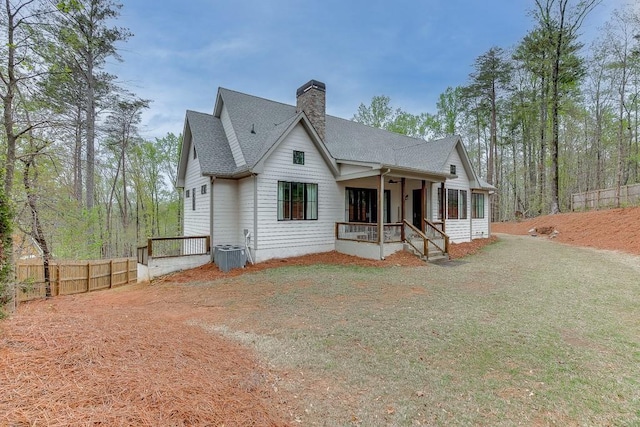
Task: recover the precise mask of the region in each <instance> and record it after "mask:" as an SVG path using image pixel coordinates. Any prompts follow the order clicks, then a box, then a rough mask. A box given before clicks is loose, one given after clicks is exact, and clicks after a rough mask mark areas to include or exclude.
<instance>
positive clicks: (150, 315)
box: [0, 288, 287, 426]
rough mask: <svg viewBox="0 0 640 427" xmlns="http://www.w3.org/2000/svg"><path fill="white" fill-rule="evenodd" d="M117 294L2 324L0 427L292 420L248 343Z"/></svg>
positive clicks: (46, 308)
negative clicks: (212, 331) (225, 336)
mask: <svg viewBox="0 0 640 427" xmlns="http://www.w3.org/2000/svg"><path fill="white" fill-rule="evenodd" d="M117 292H118V291H117V290H114V291H110V292H97V293H95V294H89V295H82V296H79V297H58V298H55V299H53V300H49V301H35V302H32V303H28V304H23V305H22V306H21V307H20V310H19V312H18V314H16V315H15V316H13V317H12V318H10V319H7V320H5V321H4V322H3V323H2V324H0V328H1V329H0V333H1V334H0V384H2V393H0V425H3V426H31V425H33V426H35V425H46V426H88V425H92V426H94V425H103V426H133V425H135V426H205V425H207V426H211V425H216V426H220V425H226V426H257V425H260V426H262V425H264V426H277V425H286V424H287V423H286V422H285V421H283V420H284V419H285V418H284V415H283V410H281V409H280V407H279V406H278V405H277V404H276V403H274V402H275V400H276V399H275V398H274V397H273V389H272V386H271V381H270V376H271V374H270V373H269V372H268V371H267V370H266V369H264V368H262V367H261V366H260V365H259V364H258V362H257V360H256V358H255V357H254V355H253V354H252V353H251V352H250V351H249V350H247V349H246V348H243V347H242V346H241V345H239V344H238V343H236V342H234V341H231V340H228V339H225V338H223V337H221V336H219V335H216V334H211V333H207V332H205V331H204V330H203V329H202V328H199V327H196V326H189V325H188V324H187V323H186V322H185V321H183V320H184V319H182V318H181V316H180V315H179V314H178V312H177V310H175V309H174V310H173V311H171V312H168V313H165V312H163V311H162V308H163V306H162V305H160V306H159V307H158V308H159V309H160V311H156V309H155V308H154V304H155V303H154V302H153V300H151V302H143V304H142V305H140V304H136V302H135V301H134V303H133V304H119V303H118V301H117V300H116V301H114V298H113V297H114V296H116V297H117V295H116V293H117ZM150 292H152V288H148V289H145V293H147V294H148V293H150ZM120 293H121V294H122V296H125V295H127V294H130V295H131V296H133V297H134V298H135V297H136V295H137V296H139V295H140V293H139V292H135V291H131V289H130V288H129V289H127V288H125V289H123V292H120ZM126 298H127V297H125V299H126ZM128 298H131V297H128ZM109 301H111V303H108V302H109ZM120 302H122V301H120ZM159 303H160V304H161V303H162V301H159ZM145 304H146V307H145ZM182 309H184V307H182Z"/></svg>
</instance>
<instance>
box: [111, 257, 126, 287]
mask: <svg viewBox="0 0 640 427" xmlns="http://www.w3.org/2000/svg"><path fill="white" fill-rule="evenodd" d="M128 266H129V263H128V262H127V267H128ZM112 287H113V260H110V261H109V289H111V288H112Z"/></svg>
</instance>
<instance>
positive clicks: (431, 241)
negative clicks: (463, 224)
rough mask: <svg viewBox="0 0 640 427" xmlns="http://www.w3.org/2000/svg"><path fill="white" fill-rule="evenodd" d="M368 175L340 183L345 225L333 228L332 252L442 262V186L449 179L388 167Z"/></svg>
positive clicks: (444, 241) (344, 178)
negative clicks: (406, 255)
mask: <svg viewBox="0 0 640 427" xmlns="http://www.w3.org/2000/svg"><path fill="white" fill-rule="evenodd" d="M367 172H368V174H367ZM367 172H360V173H354V174H350V175H349V174H347V175H344V176H342V177H341V178H340V179H339V182H340V184H341V185H342V186H343V188H344V194H345V198H344V218H345V221H343V222H337V223H336V225H335V238H336V250H337V251H338V252H342V253H347V254H350V255H356V256H360V257H365V258H371V259H384V258H385V257H386V256H388V255H390V254H392V253H394V252H398V251H401V250H410V251H412V252H414V253H415V254H416V255H418V256H420V257H421V258H423V259H430V258H434V257H446V256H447V254H448V252H449V238H448V236H447V235H446V233H445V229H446V224H445V215H443V213H444V206H445V203H444V194H445V192H444V182H445V180H446V179H447V178H449V177H450V175H446V174H424V173H419V172H417V171H410V170H406V169H398V168H393V167H383V168H380V169H379V170H375V171H374V170H370V171H367Z"/></svg>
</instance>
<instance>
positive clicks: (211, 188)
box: [209, 176, 216, 262]
mask: <svg viewBox="0 0 640 427" xmlns="http://www.w3.org/2000/svg"><path fill="white" fill-rule="evenodd" d="M215 180H216V177H215V176H212V177H211V178H210V180H209V245H210V246H211V248H210V250H209V252H210V258H211V262H213V247H214V244H213V225H214V224H213V182H214V181H215Z"/></svg>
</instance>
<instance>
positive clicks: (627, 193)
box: [571, 184, 640, 211]
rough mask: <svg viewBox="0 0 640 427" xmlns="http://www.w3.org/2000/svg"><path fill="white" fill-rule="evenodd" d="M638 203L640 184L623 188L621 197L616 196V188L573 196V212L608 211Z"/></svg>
mask: <svg viewBox="0 0 640 427" xmlns="http://www.w3.org/2000/svg"><path fill="white" fill-rule="evenodd" d="M638 203H640V184H634V185H623V186H621V187H620V194H619V195H616V189H615V188H605V189H602V190H593V191H586V192H584V193H575V194H572V195H571V210H572V211H583V210H590V209H602V208H605V209H606V208H613V207H616V206H618V205H635V204H638Z"/></svg>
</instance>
